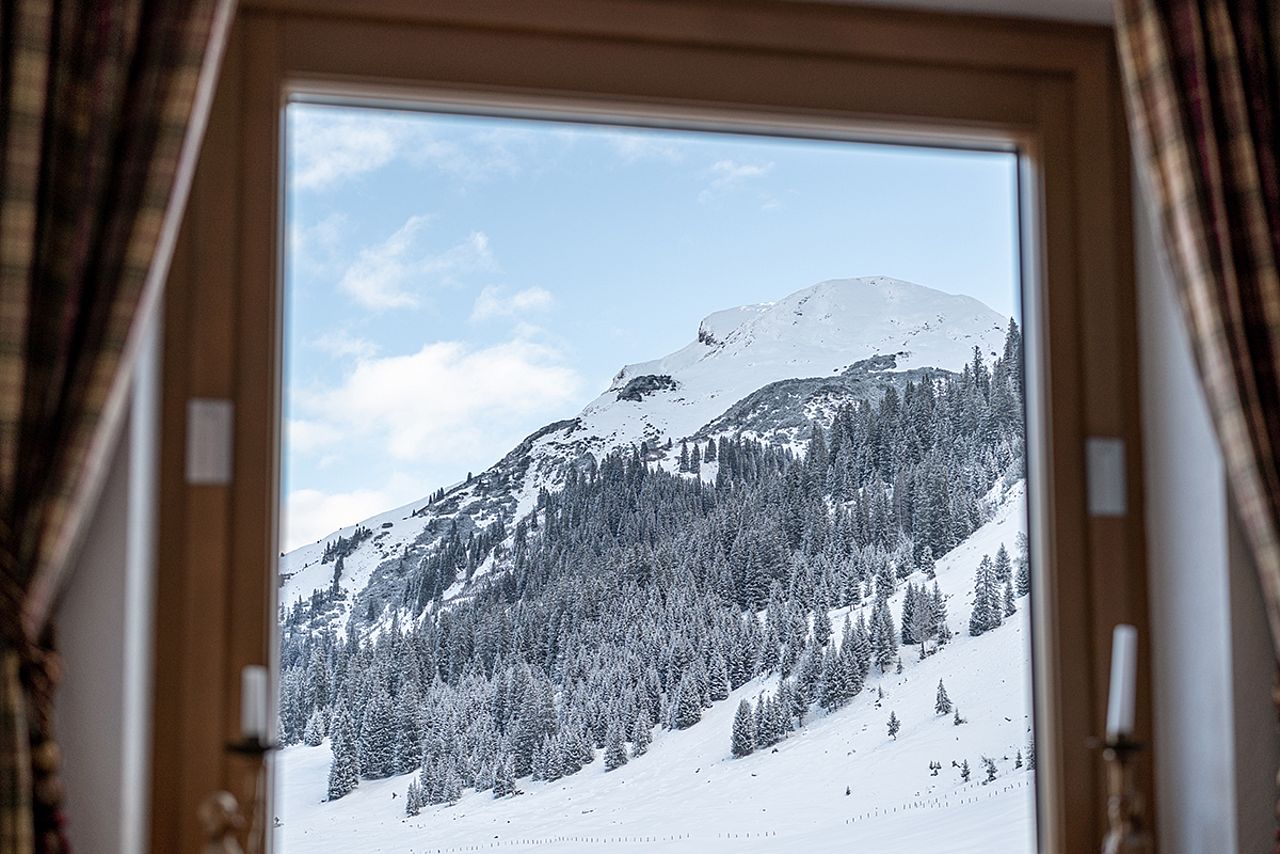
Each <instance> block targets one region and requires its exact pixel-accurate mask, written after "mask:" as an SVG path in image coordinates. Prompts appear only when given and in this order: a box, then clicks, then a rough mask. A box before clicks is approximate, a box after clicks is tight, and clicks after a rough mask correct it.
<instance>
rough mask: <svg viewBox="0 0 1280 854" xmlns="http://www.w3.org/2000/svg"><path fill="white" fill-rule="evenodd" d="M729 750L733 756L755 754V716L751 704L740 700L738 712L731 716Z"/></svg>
mask: <svg viewBox="0 0 1280 854" xmlns="http://www.w3.org/2000/svg"><path fill="white" fill-rule="evenodd" d="M731 749H732V752H733V755H734V756H749V755H750V754H752V753H754V752H755V749H756V723H755V715H754V714H753V713H752V710H751V702H750V701H748V700H742V701H741V702H739V703H738V711H737V712H736V713H735V714H734V716H733V739H732V743H731Z"/></svg>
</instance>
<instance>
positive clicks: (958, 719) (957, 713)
mask: <svg viewBox="0 0 1280 854" xmlns="http://www.w3.org/2000/svg"><path fill="white" fill-rule="evenodd" d="M954 711H955V715H954V716H953V717H952V718H951V723H952V724H953V725H955V726H960V724H962V723H964V722H965V721H964V718H962V717H960V707H959V706H956V707H955V710H954Z"/></svg>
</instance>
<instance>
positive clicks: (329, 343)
mask: <svg viewBox="0 0 1280 854" xmlns="http://www.w3.org/2000/svg"><path fill="white" fill-rule="evenodd" d="M307 344H308V345H310V346H311V347H314V348H315V349H317V350H319V351H321V352H323V353H328V354H329V355H330V356H332V357H334V358H335V359H346V358H357V359H367V358H369V357H370V356H375V355H377V353H378V345H377V344H376V343H374V342H373V341H370V340H369V339H367V338H362V337H360V336H359V335H352V334H351V333H350V332H347V331H346V330H345V329H335V330H334V331H332V332H328V333H325V334H324V335H321V336H319V337H318V338H314V339H312V340H311V341H308V342H307Z"/></svg>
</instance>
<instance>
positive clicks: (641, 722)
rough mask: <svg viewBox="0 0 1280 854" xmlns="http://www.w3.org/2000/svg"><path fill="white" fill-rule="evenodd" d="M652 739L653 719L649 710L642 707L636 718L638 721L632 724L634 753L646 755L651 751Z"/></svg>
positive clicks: (632, 749) (632, 747)
mask: <svg viewBox="0 0 1280 854" xmlns="http://www.w3.org/2000/svg"><path fill="white" fill-rule="evenodd" d="M652 741H653V721H651V720H650V719H649V712H648V711H647V710H645V709H641V710H640V716H639V717H637V718H636V722H635V723H634V724H632V726H631V753H632V755H633V756H644V755H645V753H647V752H648V751H649V744H650V743H651V742H652Z"/></svg>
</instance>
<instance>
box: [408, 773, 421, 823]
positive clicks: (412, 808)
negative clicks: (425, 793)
mask: <svg viewBox="0 0 1280 854" xmlns="http://www.w3.org/2000/svg"><path fill="white" fill-rule="evenodd" d="M421 812H422V790H421V788H420V787H419V786H418V781H417V780H410V781H409V788H408V789H406V790H405V793H404V814H405V815H407V816H409V817H410V818H413V817H414V816H416V815H418V814H419V813H421Z"/></svg>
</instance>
